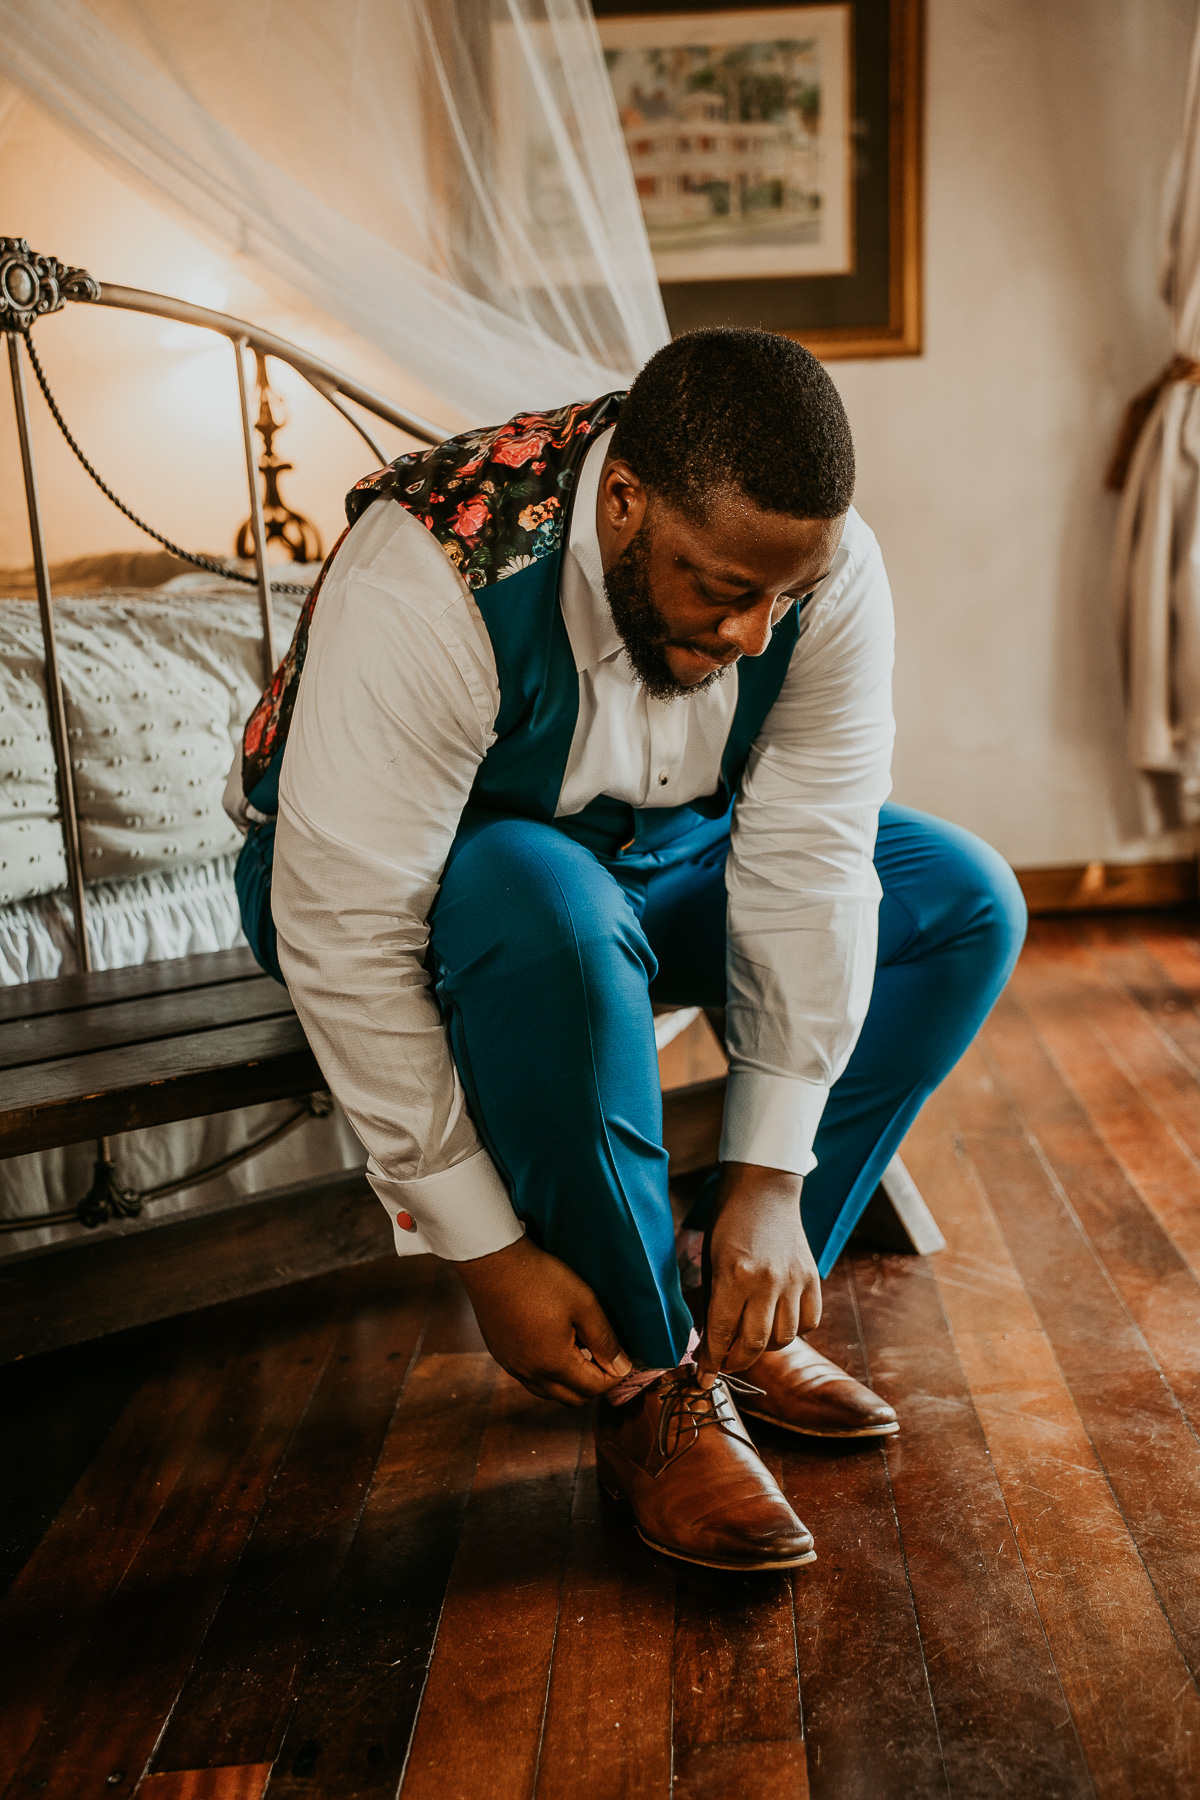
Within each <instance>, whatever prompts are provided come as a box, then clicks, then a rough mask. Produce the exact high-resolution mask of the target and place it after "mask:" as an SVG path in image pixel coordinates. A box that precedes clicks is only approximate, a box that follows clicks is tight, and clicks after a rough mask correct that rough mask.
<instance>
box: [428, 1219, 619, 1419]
mask: <svg viewBox="0 0 1200 1800" xmlns="http://www.w3.org/2000/svg"><path fill="white" fill-rule="evenodd" d="M455 1267H456V1268H457V1270H458V1273H459V1275H460V1276H461V1277H462V1283H463V1286H464V1287H465V1288H466V1290H467V1293H468V1295H469V1297H470V1301H471V1305H472V1306H473V1307H474V1308H475V1317H476V1319H477V1320H478V1323H479V1329H480V1331H481V1332H482V1333H483V1341H484V1343H485V1344H486V1345H487V1347H488V1349H489V1350H490V1351H491V1353H492V1355H493V1356H494V1357H495V1359H496V1361H497V1362H498V1363H499V1364H500V1367H501V1368H502V1369H507V1370H508V1372H509V1374H510V1375H515V1376H516V1378H517V1380H518V1381H519V1382H520V1383H521V1385H522V1386H523V1387H527V1388H528V1389H529V1391H530V1393H531V1394H539V1395H540V1396H541V1398H542V1399H543V1400H561V1401H562V1402H563V1404H564V1405H566V1406H582V1405H583V1403H584V1401H585V1400H593V1399H595V1398H596V1396H597V1395H599V1394H605V1393H607V1392H608V1390H609V1388H613V1387H616V1385H617V1383H618V1382H619V1381H622V1380H624V1378H625V1376H626V1375H628V1374H629V1372H630V1370H631V1369H632V1367H633V1364H632V1363H631V1362H630V1360H629V1358H628V1357H627V1356H626V1354H625V1352H624V1351H623V1350H622V1348H621V1346H620V1344H618V1342H617V1340H616V1336H615V1334H614V1332H613V1328H612V1326H611V1325H610V1324H609V1322H608V1320H607V1319H606V1318H605V1316H604V1313H603V1312H602V1310H601V1307H600V1302H599V1301H598V1300H597V1298H596V1296H595V1294H593V1292H592V1290H591V1288H590V1287H589V1286H588V1284H587V1282H586V1281H581V1280H580V1279H579V1276H578V1275H576V1274H575V1273H574V1271H573V1270H571V1269H568V1267H567V1265H566V1263H564V1262H560V1261H559V1260H558V1258H557V1256H551V1255H550V1253H549V1251H548V1250H539V1249H538V1247H537V1245H536V1244H534V1243H532V1242H531V1241H530V1239H529V1238H527V1237H524V1238H518V1240H517V1242H516V1243H515V1244H509V1245H508V1246H507V1247H506V1248H505V1249H503V1250H496V1251H494V1252H493V1253H492V1255H491V1256H479V1257H476V1258H475V1260H474V1261H473V1262H460V1263H456V1264H455ZM585 1351H586V1352H589V1353H590V1354H587V1355H585Z"/></svg>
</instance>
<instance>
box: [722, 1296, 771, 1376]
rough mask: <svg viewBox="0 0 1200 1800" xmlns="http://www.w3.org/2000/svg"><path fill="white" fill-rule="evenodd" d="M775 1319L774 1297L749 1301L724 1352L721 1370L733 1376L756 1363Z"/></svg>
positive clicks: (766, 1342) (768, 1337)
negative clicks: (727, 1371)
mask: <svg viewBox="0 0 1200 1800" xmlns="http://www.w3.org/2000/svg"><path fill="white" fill-rule="evenodd" d="M774 1317H775V1298H774V1295H772V1296H771V1298H770V1299H769V1300H767V1301H762V1300H759V1299H757V1298H755V1299H753V1300H751V1301H750V1302H749V1304H748V1305H747V1306H746V1307H745V1309H744V1310H743V1312H742V1317H741V1323H740V1324H739V1326H738V1329H737V1335H736V1336H735V1338H734V1340H733V1342H732V1344H730V1346H729V1348H728V1350H727V1351H726V1352H725V1360H724V1363H723V1364H722V1367H723V1368H726V1369H728V1370H729V1372H730V1374H735V1373H736V1372H737V1370H739V1369H748V1368H749V1367H750V1365H751V1364H752V1363H756V1362H757V1361H758V1359H759V1357H760V1356H761V1355H762V1353H763V1351H764V1350H765V1349H766V1347H767V1344H768V1341H769V1340H770V1336H771V1327H772V1324H773V1322H774Z"/></svg>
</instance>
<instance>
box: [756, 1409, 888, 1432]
mask: <svg viewBox="0 0 1200 1800" xmlns="http://www.w3.org/2000/svg"><path fill="white" fill-rule="evenodd" d="M738 1411H739V1412H740V1413H741V1415H742V1417H743V1418H745V1419H761V1420H762V1422H763V1424H764V1425H774V1427H775V1429H776V1430H777V1431H792V1432H794V1433H795V1434H796V1436H797V1437H815V1438H840V1439H842V1440H845V1439H846V1438H884V1437H896V1436H898V1435H899V1431H900V1421H899V1420H898V1419H896V1420H893V1422H892V1423H891V1424H890V1425H862V1426H860V1427H859V1429H858V1430H857V1431H815V1430H814V1429H813V1427H812V1426H811V1425H789V1424H788V1422H787V1420H786V1419H777V1418H776V1417H775V1415H774V1414H773V1413H765V1412H754V1411H753V1410H752V1408H750V1407H749V1406H740V1407H739V1408H738Z"/></svg>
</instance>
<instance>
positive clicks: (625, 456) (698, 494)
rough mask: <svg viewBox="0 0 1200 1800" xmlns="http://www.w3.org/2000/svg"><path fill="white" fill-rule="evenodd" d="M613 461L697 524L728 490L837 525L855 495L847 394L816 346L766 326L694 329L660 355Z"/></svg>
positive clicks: (615, 443)
mask: <svg viewBox="0 0 1200 1800" xmlns="http://www.w3.org/2000/svg"><path fill="white" fill-rule="evenodd" d="M609 454H610V455H611V456H614V457H620V458H621V459H622V460H623V461H624V462H627V463H628V464H629V466H630V468H631V469H632V470H633V472H634V474H635V475H637V476H638V478H639V480H640V481H641V482H642V483H643V484H644V485H645V487H646V488H647V489H648V490H649V491H650V492H651V493H652V494H654V495H656V496H657V497H658V498H660V499H662V500H665V501H666V502H667V503H668V504H669V505H672V506H675V507H678V508H679V510H680V511H681V512H685V513H687V514H689V515H690V516H691V517H693V518H699V519H703V518H704V517H705V516H706V514H707V512H708V504H709V501H710V499H711V497H712V495H713V493H714V492H716V491H717V490H719V489H721V488H732V489H734V490H735V491H737V492H739V493H742V494H745V495H746V497H747V498H748V499H749V500H752V501H753V502H754V504H755V506H758V507H761V509H762V510H763V511H764V512H776V513H789V514H791V516H792V517H793V518H797V519H836V518H839V517H840V516H841V514H842V513H844V512H845V510H846V508H847V507H848V506H849V504H850V500H851V496H852V495H853V493H854V441H853V439H852V438H851V436H850V424H849V421H848V420H847V418H846V411H845V408H844V407H843V405H842V402H841V396H840V395H839V394H838V391H837V389H836V388H835V387H834V385H833V382H832V381H831V380H830V379H829V376H828V375H827V374H826V372H825V370H824V369H823V368H822V367H821V365H820V363H819V362H818V361H817V359H816V357H815V356H813V355H812V353H811V352H810V351H808V350H806V349H804V347H803V345H801V344H797V343H795V342H794V341H793V340H792V339H791V338H785V337H779V336H778V335H777V334H776V333H774V332H770V331H749V330H733V329H726V328H714V329H711V330H704V331H689V332H687V333H685V334H684V336H682V337H678V338H676V339H675V341H674V342H673V343H670V344H667V345H666V346H665V347H664V348H663V349H661V350H659V351H657V352H656V353H655V354H654V355H653V356H652V357H651V358H650V361H649V362H648V363H647V364H646V366H645V368H644V369H643V370H642V371H641V373H640V375H639V376H638V377H637V380H636V381H635V382H634V384H633V386H632V387H631V388H630V390H629V396H628V398H627V399H626V401H625V404H624V405H623V406H622V408H621V413H620V417H619V418H618V420H617V425H616V430H615V431H614V433H613V439H612V444H611V446H610V450H609Z"/></svg>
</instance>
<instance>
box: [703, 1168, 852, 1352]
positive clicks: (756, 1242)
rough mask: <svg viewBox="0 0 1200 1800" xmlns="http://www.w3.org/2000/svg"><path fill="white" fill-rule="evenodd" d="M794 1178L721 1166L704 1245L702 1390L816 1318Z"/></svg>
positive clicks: (814, 1283)
mask: <svg viewBox="0 0 1200 1800" xmlns="http://www.w3.org/2000/svg"><path fill="white" fill-rule="evenodd" d="M801 1185H802V1182H801V1178H800V1176H799V1175H790V1174H788V1173H787V1171H786V1170H784V1169H762V1168H758V1167H756V1165H755V1164H753V1163H726V1164H725V1166H724V1170H723V1173H722V1177H721V1187H720V1191H719V1193H718V1197H717V1213H716V1218H715V1222H714V1224H713V1227H712V1231H711V1233H710V1235H709V1240H708V1246H707V1249H708V1258H709V1263H710V1267H711V1291H710V1294H709V1301H708V1316H707V1318H706V1321H705V1326H704V1341H703V1342H702V1344H701V1346H700V1349H699V1352H698V1353H697V1357H696V1361H697V1364H698V1366H699V1368H700V1372H701V1373H700V1381H701V1385H702V1386H703V1387H711V1386H712V1383H713V1381H714V1379H715V1378H716V1376H717V1374H718V1373H719V1372H721V1371H722V1370H725V1371H727V1372H728V1373H729V1374H734V1373H735V1372H736V1371H737V1370H738V1369H748V1368H749V1367H750V1365H751V1364H752V1363H754V1362H757V1360H758V1358H759V1357H760V1356H761V1355H762V1353H763V1351H764V1350H782V1349H783V1347H784V1345H785V1344H790V1343H791V1341H792V1339H793V1338H794V1337H796V1336H797V1334H798V1333H800V1332H804V1331H811V1330H812V1329H813V1327H814V1326H815V1325H817V1324H819V1323H820V1318H821V1278H820V1276H819V1275H818V1274H817V1265H816V1263H815V1261H814V1260H813V1253H812V1251H811V1250H810V1249H809V1247H808V1239H807V1238H806V1237H805V1235H804V1227H803V1226H802V1225H801V1223H800V1189H801Z"/></svg>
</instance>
